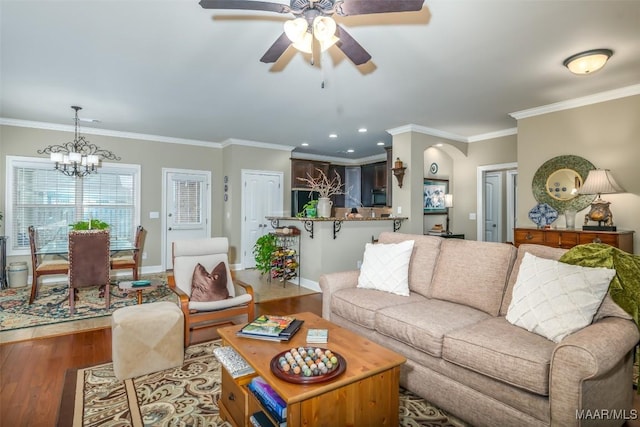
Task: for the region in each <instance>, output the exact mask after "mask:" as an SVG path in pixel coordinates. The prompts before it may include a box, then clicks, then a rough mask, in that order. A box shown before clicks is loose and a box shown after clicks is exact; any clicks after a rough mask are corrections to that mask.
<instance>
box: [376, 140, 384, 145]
mask: <svg viewBox="0 0 640 427" xmlns="http://www.w3.org/2000/svg"><path fill="white" fill-rule="evenodd" d="M376 145H384V142H382V141H379V142H378V143H377V144H376Z"/></svg>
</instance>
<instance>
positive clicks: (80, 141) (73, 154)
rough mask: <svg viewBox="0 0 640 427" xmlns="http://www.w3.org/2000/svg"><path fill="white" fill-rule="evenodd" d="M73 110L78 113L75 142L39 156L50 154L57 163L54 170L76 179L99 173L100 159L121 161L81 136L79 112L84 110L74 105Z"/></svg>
mask: <svg viewBox="0 0 640 427" xmlns="http://www.w3.org/2000/svg"><path fill="white" fill-rule="evenodd" d="M71 108H72V109H74V110H75V112H76V116H75V119H74V123H75V132H74V135H73V141H69V142H66V143H64V144H59V145H50V146H48V147H46V148H44V149H42V150H38V154H49V155H50V158H51V161H52V162H54V163H55V166H54V168H55V169H56V170H59V171H60V172H62V173H63V174H65V175H67V176H75V177H76V178H82V177H83V176H85V175H89V174H91V173H97V172H98V167H99V166H100V159H106V160H120V157H118V156H116V155H115V154H114V153H112V152H111V151H109V150H105V149H103V148H100V147H98V146H97V145H95V144H92V143H90V142H89V141H87V140H86V139H85V137H84V136H81V135H80V125H79V123H80V119H79V118H78V111H80V110H82V107H77V106H75V105H74V106H72V107H71ZM96 121H97V120H96Z"/></svg>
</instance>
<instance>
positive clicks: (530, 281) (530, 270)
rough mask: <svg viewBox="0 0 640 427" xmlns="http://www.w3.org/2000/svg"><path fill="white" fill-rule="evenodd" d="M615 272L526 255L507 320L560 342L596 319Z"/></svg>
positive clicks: (514, 289) (514, 288)
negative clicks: (595, 316)
mask: <svg viewBox="0 0 640 427" xmlns="http://www.w3.org/2000/svg"><path fill="white" fill-rule="evenodd" d="M615 274H616V271H615V270H613V269H608V268H602V267H600V268H593V267H581V266H578V265H570V264H565V263H562V262H559V261H555V260H550V259H545V258H538V257H536V256H535V255H531V254H529V253H527V254H525V256H524V259H523V260H522V264H521V265H520V272H519V273H518V279H517V280H516V284H515V286H514V287H513V299H512V300H511V305H509V310H507V316H506V319H507V321H509V322H510V323H512V324H514V325H516V326H520V327H522V328H525V329H526V330H528V331H530V332H534V333H536V334H539V335H542V336H543V337H546V338H548V339H550V340H552V341H554V342H560V341H562V339H563V338H564V337H566V336H567V335H569V334H571V333H573V332H576V331H578V330H580V329H582V328H584V327H585V326H587V325H589V324H590V323H591V322H592V321H593V316H594V315H595V314H596V311H597V310H598V308H599V307H600V305H601V304H602V300H603V299H604V297H605V295H606V294H607V290H608V289H609V282H611V279H612V278H613V276H614V275H615Z"/></svg>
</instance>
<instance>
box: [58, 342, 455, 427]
mask: <svg viewBox="0 0 640 427" xmlns="http://www.w3.org/2000/svg"><path fill="white" fill-rule="evenodd" d="M220 345H221V343H220V340H216V341H209V342H206V343H203V344H196V345H192V346H190V347H189V348H187V350H186V352H185V361H184V364H183V366H181V367H179V368H174V369H167V370H165V371H161V372H157V373H153V374H148V375H143V376H140V377H137V378H133V379H128V380H125V381H119V380H118V379H116V378H115V376H114V374H113V365H112V364H111V363H107V364H103V365H98V366H93V367H90V368H86V369H74V370H69V371H67V376H66V378H65V386H64V390H63V394H62V399H61V404H60V410H59V412H58V423H57V425H73V426H76V425H77V426H80V425H82V426H86V427H91V426H118V427H127V426H132V427H140V426H158V427H159V426H225V427H226V426H230V424H229V423H227V422H225V421H223V420H222V419H221V418H220V415H219V412H218V401H219V399H220V393H221V378H220V363H219V362H218V360H217V359H216V358H215V356H214V355H213V353H212V352H213V349H214V348H216V347H219V346H220ZM398 416H399V418H400V425H401V426H404V427H417V426H430V427H444V426H453V427H462V426H466V424H464V423H463V422H461V421H459V420H457V419H455V418H454V417H452V416H450V415H447V414H446V413H445V412H443V411H442V410H440V409H438V408H436V407H435V406H433V405H431V404H430V403H428V402H426V401H425V400H424V399H422V398H420V397H418V396H416V395H414V394H412V393H410V392H408V391H406V390H403V389H401V391H400V408H399V410H398Z"/></svg>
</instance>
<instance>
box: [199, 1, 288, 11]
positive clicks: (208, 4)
mask: <svg viewBox="0 0 640 427" xmlns="http://www.w3.org/2000/svg"><path fill="white" fill-rule="evenodd" d="M200 6H202V8H203V9H244V10H266V11H267V12H278V13H289V12H290V11H291V9H290V8H289V6H287V5H285V4H281V3H270V2H265V1H252V0H200Z"/></svg>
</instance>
